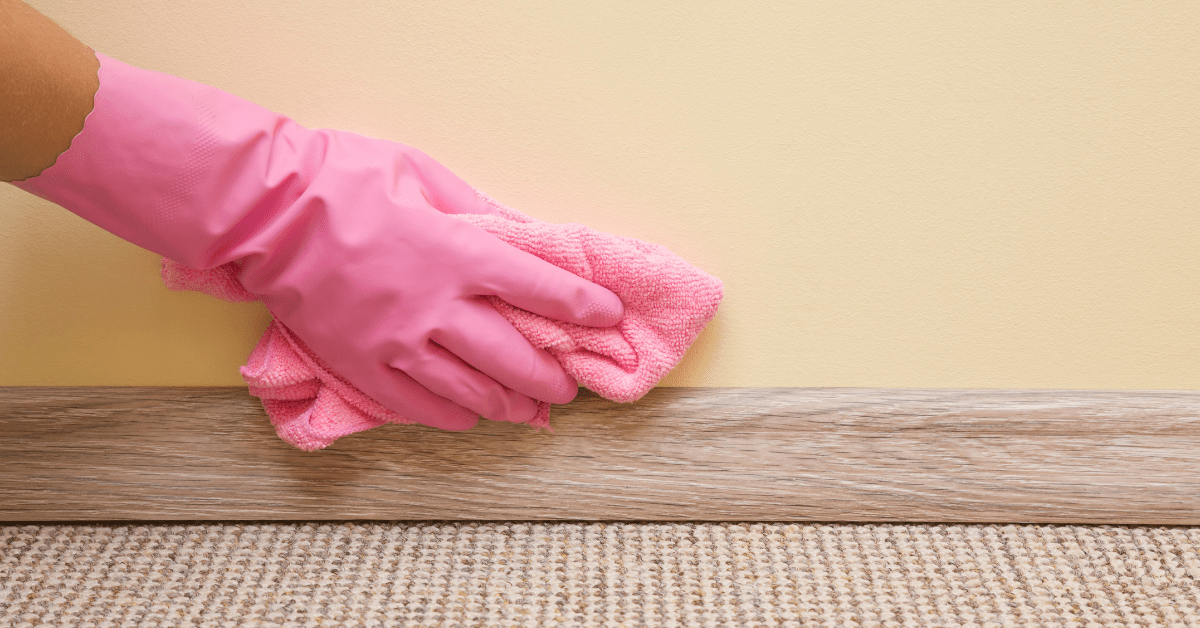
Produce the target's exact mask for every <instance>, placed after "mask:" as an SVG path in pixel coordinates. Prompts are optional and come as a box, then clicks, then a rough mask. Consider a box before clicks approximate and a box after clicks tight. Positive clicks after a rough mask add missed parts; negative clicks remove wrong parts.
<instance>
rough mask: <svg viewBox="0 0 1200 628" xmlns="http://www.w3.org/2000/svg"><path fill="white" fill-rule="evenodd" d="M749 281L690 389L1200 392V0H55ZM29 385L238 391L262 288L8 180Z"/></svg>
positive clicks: (569, 214) (695, 367) (713, 331)
mask: <svg viewBox="0 0 1200 628" xmlns="http://www.w3.org/2000/svg"><path fill="white" fill-rule="evenodd" d="M30 4H32V5H33V6H34V7H36V8H38V9H39V10H41V11H42V12H44V13H45V14H47V15H49V16H50V17H51V18H53V19H55V20H56V21H58V22H59V23H60V24H62V25H63V26H64V27H65V28H66V29H67V30H69V31H70V32H72V33H73V34H75V35H76V36H77V37H79V38H80V39H81V40H82V41H84V42H85V43H87V44H89V45H91V46H92V47H93V48H95V49H97V50H100V51H101V52H104V53H106V54H109V55H111V56H114V57H116V58H118V59H121V60H122V61H125V62H127V63H132V64H134V65H139V66H142V67H146V68H151V69H155V70H161V71H165V72H170V73H172V74H176V75H179V76H183V77H186V78H190V79H193V80H197V81H201V82H204V83H208V84H211V85H215V86H218V87H221V88H222V89H225V90H226V91H229V92H232V93H234V94H237V95H239V96H242V97H245V98H247V99H250V100H252V101H255V102H257V103H259V104H262V105H264V106H267V107H269V108H271V109H274V110H276V111H281V112H284V113H287V114H289V115H291V116H292V117H294V118H296V119H297V120H298V121H299V122H301V123H302V124H304V125H306V126H310V127H327V128H338V129H345V130H350V131H355V132H358V133H362V134H365V135H372V136H375V137H383V138H388V139H391V140H395V141H399V142H404V143H407V144H411V145H413V146H416V147H418V148H421V149H422V150H424V151H426V152H428V153H430V154H431V155H433V156H434V157H435V158H437V159H438V160H439V161H441V162H443V163H444V164H446V165H447V166H449V167H450V168H451V169H452V170H454V171H455V172H456V173H458V174H459V175H460V176H462V177H463V178H464V179H466V180H467V181H469V182H471V183H472V184H474V185H475V186H476V187H479V188H480V189H482V190H484V191H486V192H488V193H489V194H491V195H492V196H494V197H496V198H497V199H499V200H501V201H503V202H505V203H507V204H509V205H511V206H513V207H515V208H517V209H520V210H521V211H524V212H525V213H527V214H530V215H532V216H534V217H537V218H540V219H542V220H546V221H552V222H579V223H583V224H586V225H589V226H591V227H593V228H596V229H599V230H601V231H607V232H611V233H617V234H621V235H625V236H631V237H636V238H640V239H643V240H647V241H651V242H656V243H659V244H663V245H665V246H667V247H668V248H670V249H671V250H673V251H675V252H676V253H678V254H679V255H681V256H682V257H683V258H685V259H687V260H689V261H691V262H692V263H694V264H696V265H697V266H699V267H701V268H703V269H705V270H707V271H709V272H711V273H712V274H714V275H716V276H718V277H720V278H721V279H722V280H723V281H724V282H725V285H726V294H727V296H726V300H725V302H724V304H723V305H722V307H721V311H720V313H719V315H718V316H717V318H716V319H715V320H714V321H713V323H712V324H711V325H710V327H709V329H708V330H707V331H706V332H705V333H704V335H702V336H701V338H700V340H699V341H698V342H697V344H696V345H695V346H694V347H693V349H692V351H691V353H690V354H689V355H688V356H687V358H686V359H685V360H684V362H683V363H682V364H681V365H680V366H679V367H678V368H677V369H676V370H675V371H674V372H672V373H671V374H670V375H669V376H668V377H667V378H666V379H665V380H664V381H663V385H669V386H899V387H910V386H912V387H981V388H995V387H1030V388H1168V389H1195V388H1200V246H1198V245H1200V211H1198V209H1200V207H1198V203H1197V201H1198V200H1200V4H1197V3H1196V2H1194V1H1192V0H1172V1H1159V2H1153V3H1146V2H1134V1H1132V0H1130V1H1123V2H1115V1H1106V2H1047V1H1046V0H1036V1H1034V0H1029V1H1024V2H1006V3H980V2H958V1H951V0H942V1H934V2H929V1H913V2H900V3H886V2H878V3H867V2H859V1H841V2H821V3H815V2H814V3H799V2H771V3H763V2H745V1H740V2H726V3H711V2H696V1H693V0H688V1H675V2H670V3H647V2H644V1H641V0H639V1H633V2H565V3H564V2H504V3H478V2H466V1H461V0H460V1H453V2H448V1H445V0H438V1H436V2H434V1H429V0H426V1H420V2H344V1H337V2H334V1H323V2H322V1H317V0H294V1H287V2H284V1H282V0H271V1H254V2H245V1H231V0H208V1H204V2H162V1H160V0H153V1H151V0H136V1H135V0H119V1H102V2H79V1H73V0H32V1H31V2H30ZM0 238H2V239H3V242H4V244H3V245H2V246H0V384H4V385H17V384H35V385H117V384H120V385H125V384H129V385H176V384H194V385H235V384H241V383H242V382H241V379H240V377H239V376H238V373H237V367H238V366H240V365H241V364H243V363H244V360H245V358H246V355H247V354H248V353H249V351H250V348H251V347H252V346H253V344H254V343H255V342H256V341H257V338H258V335H259V333H260V332H261V330H262V329H263V328H264V327H265V325H266V323H267V321H268V315H267V314H266V311H265V309H263V308H262V307H261V306H259V305H257V304H252V305H246V304H242V305H233V304H228V303H223V302H220V301H217V300H215V299H212V298H210V297H207V296H203V295H199V294H193V293H172V292H168V291H167V290H166V289H165V288H163V287H162V285H161V283H160V281H159V279H158V276H157V265H158V258H157V256H155V255H154V254H152V253H149V252H147V251H143V250H141V249H139V248H137V247H135V246H133V245H130V244H127V243H125V242H123V241H121V240H118V239H116V238H115V237H113V236H111V235H108V234H107V233H105V232H103V231H101V230H100V229H98V228H96V227H93V226H92V225H91V224H89V223H86V222H84V221H83V220H81V219H79V218H76V217H75V216H73V215H72V214H69V213H68V212H66V211H65V210H63V209H60V208H57V207H55V206H53V205H50V204H48V203H46V202H44V201H41V200H40V199H37V198H35V197H33V196H30V195H27V194H25V193H23V192H21V191H20V190H17V189H16V188H14V187H12V186H7V185H4V186H0Z"/></svg>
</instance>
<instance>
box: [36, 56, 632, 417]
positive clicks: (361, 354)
mask: <svg viewBox="0 0 1200 628" xmlns="http://www.w3.org/2000/svg"><path fill="white" fill-rule="evenodd" d="M96 56H97V58H98V59H99V60H100V70H99V76H100V88H99V91H98V92H97V93H96V96H95V106H94V109H93V110H92V112H91V114H89V115H88V118H87V121H86V123H85V125H84V128H83V130H82V131H81V132H80V133H79V134H78V135H77V136H76V137H75V138H74V140H73V141H72V143H71V147H70V148H69V149H68V150H67V151H66V152H64V153H63V154H61V155H60V156H59V157H58V161H57V162H56V163H55V164H54V165H53V166H51V167H50V168H47V169H46V170H45V171H43V172H42V173H41V174H39V175H38V176H36V177H32V178H29V179H26V180H24V181H17V182H14V185H16V186H18V187H20V188H22V189H24V190H27V191H29V192H32V193H34V194H36V195H38V196H41V197H42V198H45V199H47V200H50V201H52V202H54V203H57V204H59V205H61V206H63V207H65V208H67V209H68V210H70V211H72V212H74V213H76V214H78V215H80V216H82V217H83V218H85V219H87V220H89V221H90V222H92V223H95V224H96V225H98V226H100V227H101V228H103V229H105V230H107V231H110V232H112V233H114V234H116V235H117V236H119V237H121V238H124V239H126V240H128V241H130V242H133V243H134V244H137V245H138V246H141V247H143V248H146V249H149V250H151V251H154V252H156V253H159V254H161V255H163V256H165V257H168V258H171V259H173V260H175V261H178V262H180V263H182V264H184V265H186V266H190V267H192V268H196V269H201V270H204V269H208V268H214V267H216V266H220V265H222V264H225V263H227V262H231V261H234V262H236V263H235V266H236V267H239V269H240V270H239V275H238V278H239V280H240V281H241V283H242V285H243V286H245V288H246V289H247V290H248V291H250V292H251V293H253V294H255V295H257V296H259V297H261V298H262V300H263V302H264V303H265V304H266V306H267V307H268V309H270V311H271V313H272V315H274V316H275V318H276V319H277V320H279V321H280V322H282V323H283V324H284V325H286V326H287V327H288V328H289V329H291V330H292V331H293V332H294V333H295V334H296V335H297V336H298V337H300V338H301V339H302V340H303V341H304V342H305V343H306V344H308V346H309V347H310V348H311V349H312V350H313V352H315V353H316V354H317V355H318V356H320V357H321V358H322V359H324V360H325V361H326V362H327V363H328V364H329V365H330V366H331V367H332V368H333V370H334V372H336V373H338V374H340V375H341V376H343V377H344V378H345V379H346V380H347V381H348V382H349V383H350V384H352V385H354V386H355V387H357V388H358V389H360V390H362V391H363V392H364V393H366V394H367V395H369V396H371V397H372V398H373V399H375V400H376V401H379V402H380V403H381V404H382V405H384V406H386V407H388V408H390V409H392V410H394V411H396V412H398V413H400V414H402V415H403V416H405V417H408V418H410V419H412V420H414V421H417V422H419V423H424V424H426V425H431V426H435V427H439V428H443V429H449V430H462V429H468V428H470V427H472V426H473V425H474V424H475V423H476V421H477V420H478V417H477V415H479V414H482V415H483V416H484V417H486V418H488V419H493V420H498V421H514V422H524V421H528V420H529V419H530V418H532V417H533V415H534V413H535V412H536V410H537V404H536V402H535V401H534V400H535V399H536V400H542V401H548V402H551V403H566V402H568V401H570V400H571V399H573V398H574V397H575V395H576V393H577V392H578V386H577V383H576V382H575V381H574V380H573V379H572V378H571V377H570V376H569V375H567V373H566V372H565V371H564V370H563V369H562V367H561V366H560V365H559V363H558V362H557V361H556V360H555V359H554V357H553V356H551V355H550V354H549V353H548V352H546V351H545V350H543V349H538V348H536V347H534V346H533V345H531V344H530V343H529V341H528V340H527V339H526V338H525V337H524V336H522V335H521V334H520V332H518V331H517V330H516V329H515V328H513V326H512V325H511V324H510V323H509V322H508V321H506V320H505V319H504V318H503V317H501V316H500V315H499V314H498V313H497V312H496V310H495V309H494V308H493V307H492V306H491V305H490V304H488V303H487V301H486V300H485V299H484V298H483V296H482V295H496V296H498V297H500V298H501V299H503V300H505V301H507V302H508V303H511V304H512V305H514V306H516V307H519V308H523V309H526V310H529V311H531V312H534V313H537V314H541V315H543V316H547V317H550V318H555V319H558V320H563V321H567V322H571V323H576V324H579V325H586V326H593V327H607V326H611V325H615V324H616V323H617V322H618V321H619V320H620V319H621V317H622V315H623V307H622V304H621V301H620V299H618V298H617V296H616V295H615V294H613V293H612V292H610V291H609V290H607V289H605V288H603V287H601V286H599V285H596V284H593V283H591V282H589V281H586V280H584V279H582V278H580V277H578V276H576V275H574V274H572V273H569V272H567V271H565V270H563V269H561V268H558V267H557V266H554V265H552V264H550V263H548V262H545V261H544V260H542V259H540V258H538V257H536V256H533V255H531V254H529V253H526V252H524V251H521V250H519V249H517V248H515V247H512V246H510V245H508V244H507V243H504V242H502V241H500V240H499V239H497V238H496V237H494V236H492V235H491V234H489V233H487V232H486V231H484V230H483V229H480V228H478V227H475V226H474V225H471V224H469V223H466V222H464V221H461V220H459V219H456V218H453V217H451V216H448V215H446V214H449V213H463V212H470V213H482V212H491V211H492V210H491V209H490V206H489V205H488V204H487V203H485V202H483V201H481V200H480V199H478V198H477V197H476V195H475V192H474V190H473V189H472V188H471V187H470V186H469V185H467V184H466V183H464V182H463V181H462V180H460V179H459V178H458V177H456V176H454V175H453V174H452V173H451V172H449V171H448V170H447V169H446V168H444V167H443V166H441V165H440V164H438V163H437V162H435V161H434V160H433V159H431V158H429V157H428V156H427V155H425V154H424V153H421V152H420V151H418V150H415V149H413V148H410V147H408V146H404V145H402V144H397V143H394V142H388V141H384V140H377V139H371V138H367V137H363V136H361V135H356V134H354V133H347V132H341V131H332V130H327V129H317V130H310V129H306V128H304V127H302V126H300V125H299V124H297V123H296V122H295V121H293V120H291V119H290V118H287V117H286V116H282V115H279V114H276V113H272V112H271V111H268V110H267V109H264V108H262V107H259V106H257V105H254V104H253V103H250V102H248V101H246V100H243V99H241V98H238V97H236V96H233V95H231V94H228V93H226V92H224V91H221V90H219V89H216V88H213V87H209V86H206V85H203V84H200V83H196V82H193V81H187V80H184V79H181V78H178V77H175V76H171V75H168V74H163V73H159V72H153V71H149V70H144V69H140V68H136V67H133V66H130V65H128V64H125V63H122V62H120V61H117V60H116V59H112V58H110V57H108V56H106V55H103V54H100V53H97V54H96Z"/></svg>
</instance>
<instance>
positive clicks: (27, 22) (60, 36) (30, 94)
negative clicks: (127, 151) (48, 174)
mask: <svg viewBox="0 0 1200 628" xmlns="http://www.w3.org/2000/svg"><path fill="white" fill-rule="evenodd" d="M99 68H100V61H99V60H98V59H96V54H95V52H94V51H93V50H92V49H91V48H89V47H88V46H86V45H85V44H83V42H80V41H79V40H78V39H75V37H73V36H72V35H71V34H70V33H68V32H67V31H65V30H63V28H62V27H61V26H59V25H58V24H55V23H54V22H53V21H52V20H51V19H50V18H48V17H46V16H44V15H42V14H41V13H38V12H37V11H36V10H34V8H33V7H30V6H29V5H27V4H25V3H24V2H20V1H19V0H0V181H19V180H22V179H27V178H29V177H33V176H37V175H38V174H40V173H41V172H42V171H43V170H45V169H46V168H49V167H50V166H52V165H54V162H55V160H56V159H58V156H59V155H61V154H62V153H63V152H65V151H66V150H67V149H68V148H70V146H71V139H72V138H74V137H75V136H76V135H77V134H78V133H79V132H80V131H82V130H83V122H84V120H85V119H86V118H87V115H88V114H89V113H91V111H92V103H93V98H94V97H95V95H96V90H98V89H99V88H100V79H99V77H98V76H97V74H96V73H97V70H99Z"/></svg>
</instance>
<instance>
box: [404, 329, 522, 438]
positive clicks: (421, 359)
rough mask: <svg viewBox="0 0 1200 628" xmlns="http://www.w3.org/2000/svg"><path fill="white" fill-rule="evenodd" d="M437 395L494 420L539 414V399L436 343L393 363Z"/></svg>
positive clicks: (512, 420)
mask: <svg viewBox="0 0 1200 628" xmlns="http://www.w3.org/2000/svg"><path fill="white" fill-rule="evenodd" d="M391 364H392V366H393V367H395V368H398V369H400V370H402V371H404V372H405V373H407V374H408V375H409V376H410V377H412V378H413V380H415V381H416V382H417V383H419V384H421V385H422V386H424V387H425V388H427V389H429V391H430V392H432V393H433V394H435V395H439V396H441V397H445V398H446V399H449V400H451V401H453V402H454V403H456V404H459V405H461V406H462V407H464V408H469V409H471V410H473V411H475V412H476V413H478V414H481V415H483V417H484V418H486V419H490V420H492V421H508V422H510V423H525V422H528V421H529V420H531V419H533V417H534V416H535V415H536V414H537V410H538V406H537V402H536V401H534V400H533V399H530V398H529V397H527V396H525V395H522V394H521V393H519V392H516V391H514V390H510V389H508V388H505V387H504V386H502V385H501V384H500V383H499V382H497V381H496V380H494V379H492V378H490V377H488V376H487V375H484V374H483V373H481V372H479V371H477V370H475V369H474V368H472V367H471V365H469V364H467V363H466V362H463V361H462V360H461V359H460V358H458V357H457V356H455V355H454V354H452V353H450V352H449V351H447V350H446V349H444V348H442V347H440V346H438V345H437V344H436V343H434V342H428V343H427V346H426V347H425V348H424V349H422V350H420V351H417V352H416V354H415V355H414V356H413V357H409V358H407V359H405V360H403V361H395V362H392V363H391Z"/></svg>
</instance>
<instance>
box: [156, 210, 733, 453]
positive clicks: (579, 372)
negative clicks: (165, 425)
mask: <svg viewBox="0 0 1200 628" xmlns="http://www.w3.org/2000/svg"><path fill="white" fill-rule="evenodd" d="M477 193H478V192H477ZM478 194H479V196H480V197H481V198H483V199H484V200H485V201H487V202H488V203H489V204H490V205H491V206H492V207H494V208H495V209H496V213H495V214H448V215H451V216H454V217H456V218H460V219H462V220H466V221H468V222H471V223H473V224H475V225H476V226H479V227H481V228H483V229H485V230H486V231H488V232H489V233H491V234H492V235H495V236H496V237H498V238H500V239H501V240H503V241H505V242H507V243H509V244H511V245H513V246H515V247H517V248H519V249H521V250H523V251H526V252H528V253H532V254H533V255H536V256H538V257H540V258H542V259H544V260H546V261H548V262H550V263H551V264H554V265H556V266H559V267H560V268H563V269H566V270H568V271H570V272H572V273H575V274H576V275H579V276H580V277H583V278H584V279H587V280H589V281H592V282H594V283H597V284H599V285H601V286H604V287H605V288H608V289H609V290H612V291H613V292H614V293H615V294H616V295H617V296H618V297H620V298H621V302H622V303H623V304H624V305H625V316H624V318H622V319H621V321H620V322H619V323H617V325H615V326H613V327H605V328H595V327H583V326H581V325H575V324H573V323H567V322H564V321H558V320H554V319H550V318H546V317H544V316H540V315H537V314H533V313H532V312H529V311H526V310H522V309H520V308H516V307H513V306H512V305H509V304H508V303H507V302H505V301H503V300H501V299H499V298H498V297H494V296H489V297H487V298H488V300H489V301H490V302H491V304H492V306H493V307H495V308H496V310H497V311H498V312H499V313H500V314H501V315H502V316H504V318H506V319H507V320H508V321H509V322H510V323H512V325H513V326H514V327H515V328H516V329H517V330H518V331H520V332H521V333H522V334H524V336H525V337H526V338H528V339H529V341H530V343H532V344H533V345H534V346H537V347H539V348H543V349H546V350H547V351H549V352H550V354H551V355H553V356H554V357H555V358H557V359H558V361H559V363H561V364H562V366H563V369H564V370H565V371H566V372H567V373H568V374H570V375H571V376H572V377H574V378H575V380H576V381H577V382H579V383H580V384H582V385H583V386H584V387H586V388H588V389H590V390H592V391H594V392H596V393H597V394H599V395H600V396H601V397H604V398H605V399H609V400H612V401H618V402H629V401H636V400H637V399H640V398H641V397H642V396H643V395H645V394H646V393H647V392H649V391H650V389H652V388H654V385H655V384H656V383H658V381H659V380H660V379H662V377H663V376H664V375H666V374H667V373H668V372H669V371H670V370H671V369H672V368H674V367H675V365H676V364H678V363H679V360H680V359H681V358H683V354H684V353H685V352H686V351H687V349H688V347H690V346H691V345H692V342H694V341H695V340H696V337H697V336H698V335H700V332H701V331H702V330H703V329H704V326H705V325H707V324H708V321H710V320H712V318H713V316H715V315H716V313H717V306H718V305H719V304H720V302H721V298H722V296H723V286H722V284H721V281H720V280H719V279H717V278H716V277H713V276H712V275H709V274H708V273H705V272H704V271H702V270H700V269H698V268H696V267H694V266H692V265H691V264H688V263H687V262H685V261H683V259H681V258H679V257H678V256H676V255H675V254H674V253H671V252H670V251H669V250H667V249H666V248H665V247H663V246H659V245H657V244H650V243H648V242H643V241H641V240H636V239H633V238H626V237H622V236H617V235H612V234H608V233H601V232H599V231H595V230H593V229H590V228H588V227H585V226H583V225H578V224H572V223H563V224H552V223H546V222H542V221H540V220H536V219H534V218H530V217H529V216H526V215H524V214H522V213H520V212H518V211H517V210H515V209H512V208H509V207H507V206H504V205H501V204H500V203H498V202H496V201H495V200H493V199H491V198H489V197H488V196H486V195H484V194H482V193H478ZM238 264H239V262H238V261H233V262H229V263H228V264H225V265H223V266H218V267H216V268H213V269H210V270H195V269H193V268H189V267H187V266H184V265H183V264H180V263H178V262H175V261H173V260H170V259H167V258H163V261H162V278H163V281H164V282H165V283H166V285H167V287H168V288H170V289H172V290H196V291H199V292H204V293H206V294H209V295H212V296H214V297H217V298H220V299H224V300H226V301H255V300H257V297H255V296H254V295H253V294H251V293H249V292H247V291H246V289H245V288H243V287H242V285H241V284H240V283H239V282H238V279H237V276H238ZM240 371H241V374H242V378H243V379H245V380H246V383H247V384H248V385H249V388H250V394H252V395H254V396H256V397H258V398H259V399H260V400H261V401H262V404H263V409H264V410H266V412H267V416H269V417H270V419H271V424H272V425H274V426H275V431H276V433H278V434H279V437H280V438H281V439H283V440H284V441H286V442H288V443H290V444H292V445H295V446H296V447H299V448H300V449H303V450H305V451H314V450H317V449H322V448H324V447H328V446H329V445H330V444H332V443H333V442H334V441H335V440H337V439H338V438H341V437H342V436H346V435H347V434H353V433H355V432H360V431H363V430H367V429H370V428H373V427H378V426H380V425H383V424H385V423H413V422H414V421H412V420H410V419H408V418H406V417H404V416H401V415H400V414H398V413H396V412H394V411H392V410H389V409H388V408H385V407H384V406H383V405H381V404H379V403H378V402H376V401H375V400H373V399H371V398H370V397H368V396H367V395H365V394H364V393H362V392H361V391H359V390H358V389H357V388H355V387H354V386H353V385H351V384H350V383H349V382H347V381H346V380H345V379H343V378H342V377H341V376H339V375H338V374H337V373H334V372H333V371H332V370H331V369H330V368H329V366H328V365H327V364H326V363H325V362H324V361H323V360H321V358H320V357H318V356H317V355H316V354H315V353H313V352H312V351H311V350H310V349H309V348H308V347H307V346H306V345H305V344H304V342H303V341H302V340H301V339H300V338H298V337H297V336H296V335H295V334H293V333H292V332H291V330H289V329H288V328H287V327H286V326H285V325H283V324H282V323H280V322H279V321H278V320H272V322H271V324H270V325H269V326H268V327H267V330H266V331H265V332H264V333H263V335H262V338H261V339H260V340H259V341H258V344H257V345H255V347H254V349H253V350H252V351H251V352H250V357H249V358H248V360H247V362H246V365H245V366H243V367H241V369H240ZM528 424H529V425H530V426H531V427H534V428H535V429H536V428H546V429H550V404H549V403H546V402H540V403H539V408H538V413H537V415H536V416H535V417H534V418H533V419H532V420H530V421H529V422H528ZM551 431H553V430H551Z"/></svg>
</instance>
